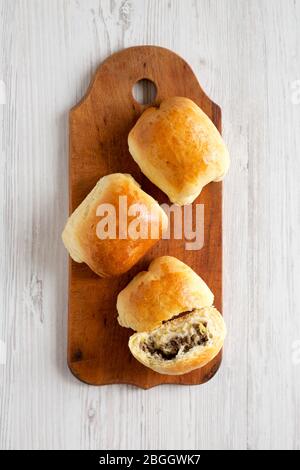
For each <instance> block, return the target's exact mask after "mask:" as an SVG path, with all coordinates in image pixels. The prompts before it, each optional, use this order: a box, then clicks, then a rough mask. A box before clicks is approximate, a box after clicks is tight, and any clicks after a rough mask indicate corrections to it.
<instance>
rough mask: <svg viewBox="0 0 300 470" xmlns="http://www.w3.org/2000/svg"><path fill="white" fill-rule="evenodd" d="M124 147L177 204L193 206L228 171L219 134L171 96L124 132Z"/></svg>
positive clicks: (192, 105)
mask: <svg viewBox="0 0 300 470" xmlns="http://www.w3.org/2000/svg"><path fill="white" fill-rule="evenodd" d="M128 145H129V151H130V153H131V155H132V157H133V158H134V160H135V161H136V163H137V164H138V165H139V167H140V169H141V170H142V172H143V173H144V174H145V175H146V176H147V178H149V180H150V181H152V183H154V184H155V185H156V186H158V187H159V188H160V189H161V190H162V191H164V192H165V193H166V194H167V195H168V197H169V199H170V200H171V201H172V202H174V203H177V204H179V205H184V204H190V203H192V202H193V201H194V200H195V199H196V197H197V196H198V195H199V194H200V192H201V191H202V188H203V187H204V186H205V185H206V184H208V183H210V182H211V181H220V180H221V179H222V178H223V177H224V175H225V173H226V172H227V170H228V167H229V154H228V150H227V148H226V146H225V144H224V142H223V139H222V137H221V135H220V133H219V131H218V130H217V129H216V127H215V126H214V124H213V123H212V121H211V120H210V119H209V117H208V116H207V115H206V114H205V113H204V112H203V111H202V110H201V109H200V108H199V107H198V106H197V105H196V104H195V103H194V102H193V101H192V100H190V99H188V98H180V97H173V98H169V99H167V100H165V101H163V102H162V103H161V105H160V107H159V108H154V107H150V108H148V109H147V110H146V111H145V112H144V113H143V114H142V115H141V117H140V118H139V119H138V121H137V123H136V124H135V126H134V127H133V129H132V130H131V132H130V133H129V136H128Z"/></svg>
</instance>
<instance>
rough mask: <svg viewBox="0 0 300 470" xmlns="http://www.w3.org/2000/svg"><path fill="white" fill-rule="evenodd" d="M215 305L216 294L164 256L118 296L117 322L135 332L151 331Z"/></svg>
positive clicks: (189, 269)
mask: <svg viewBox="0 0 300 470" xmlns="http://www.w3.org/2000/svg"><path fill="white" fill-rule="evenodd" d="M213 301H214V296H213V293H212V292H211V291H210V289H209V288H208V287H207V285H206V284H205V282H204V281H203V280H202V279H201V277H200V276H198V274H196V273H195V272H194V271H193V270H192V269H191V268H190V267H189V266H187V265H186V264H184V263H183V262H182V261H179V259H177V258H174V257H172V256H161V257H159V258H156V259H155V260H154V261H152V263H151V264H150V266H149V268H148V271H143V272H140V273H139V274H137V276H135V277H134V278H133V279H132V281H131V282H130V283H129V284H128V285H127V287H125V289H123V290H122V291H121V292H120V293H119V295H118V299H117V310H118V313H119V317H118V321H119V323H120V325H121V326H125V327H127V328H132V329H133V330H135V331H149V330H152V329H154V328H156V327H158V326H160V325H161V324H162V322H163V321H166V320H169V319H170V318H172V317H174V316H176V315H179V314H180V313H182V312H187V311H191V310H193V309H194V308H201V307H208V306H210V305H212V304H213Z"/></svg>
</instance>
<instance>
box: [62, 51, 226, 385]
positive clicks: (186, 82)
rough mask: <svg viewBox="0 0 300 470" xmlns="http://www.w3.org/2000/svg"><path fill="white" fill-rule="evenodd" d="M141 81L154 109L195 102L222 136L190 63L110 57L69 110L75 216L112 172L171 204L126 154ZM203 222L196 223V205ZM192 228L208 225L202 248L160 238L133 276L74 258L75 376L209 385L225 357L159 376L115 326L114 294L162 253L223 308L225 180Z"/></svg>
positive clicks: (201, 200)
mask: <svg viewBox="0 0 300 470" xmlns="http://www.w3.org/2000/svg"><path fill="white" fill-rule="evenodd" d="M142 79H148V80H151V82H152V83H154V84H155V87H156V91H157V94H156V97H155V98H154V101H153V103H152V104H153V105H155V106H159V105H160V103H161V102H162V101H163V100H165V99H167V98H170V97H172V96H186V97H188V98H190V99H192V100H193V101H194V102H195V103H197V104H198V106H200V108H201V109H202V110H203V111H204V112H205V113H206V114H207V115H208V116H209V117H210V119H211V120H212V121H213V122H214V124H215V125H216V127H217V128H218V129H219V131H220V132H221V110H220V108H219V106H218V105H217V104H215V103H213V102H212V101H211V100H210V99H209V97H208V96H207V95H206V94H205V92H204V91H203V90H202V88H201V86H200V85H199V83H198V81H197V78H196V77H195V75H194V73H193V71H192V69H191V68H190V67H189V65H188V64H187V63H186V62H185V61H184V60H183V59H182V58H181V57H179V56H178V55H177V54H175V53H174V52H172V51H170V50H169V49H166V48H162V47H156V46H139V47H130V48H126V49H123V50H121V51H119V52H118V53H116V54H112V55H111V56H109V57H108V58H107V59H106V60H105V61H104V62H103V64H101V65H100V66H99V68H98V69H97V72H96V74H95V76H94V77H93V79H92V83H91V85H90V87H89V90H88V92H87V94H86V95H85V97H84V98H83V99H82V100H81V101H80V102H79V103H78V105H76V106H75V107H73V109H72V110H71V112H70V149H69V152H70V157H69V158H70V175H69V182H70V183H69V185H70V209H71V212H73V211H74V210H75V209H76V208H77V207H78V205H79V204H80V203H81V202H82V200H83V199H84V198H85V197H86V196H87V194H89V193H90V191H91V190H92V188H93V187H94V186H95V184H96V183H97V181H98V180H99V179H100V178H101V177H102V176H105V175H109V174H111V173H118V172H121V173H128V174H131V175H132V176H134V178H135V180H136V181H138V183H139V184H140V185H141V187H142V189H143V190H144V191H146V193H147V194H150V195H151V196H152V197H153V198H154V199H155V200H156V201H158V202H159V204H165V205H167V206H169V207H171V203H170V201H169V199H168V197H167V196H166V194H164V193H163V192H162V191H160V190H159V188H157V187H156V186H155V185H154V184H152V183H151V182H150V181H149V180H148V179H147V178H146V177H145V176H144V175H143V174H142V172H141V171H140V169H139V167H138V165H137V164H136V163H135V161H134V160H133V158H132V157H131V155H130V153H129V150H128V133H129V131H130V130H131V129H132V127H133V126H134V124H135V123H136V121H137V119H138V118H139V116H140V115H141V114H142V113H143V111H144V110H145V109H146V108H147V106H146V105H144V104H140V103H139V102H138V101H136V100H135V98H134V96H133V93H132V90H133V87H134V86H135V84H137V83H138V82H139V81H140V80H142ZM200 205H201V206H202V207H203V210H204V221H203V220H198V221H197V222H196V217H198V219H199V216H198V215H197V212H198V211H197V209H196V207H197V206H200ZM192 220H193V224H196V223H197V227H199V224H200V223H201V224H203V225H201V227H199V228H198V230H199V235H200V233H201V232H200V230H201V229H202V227H203V238H204V241H203V243H204V246H203V247H202V249H201V250H199V249H197V250H196V249H194V250H187V249H186V242H187V240H186V239H185V237H184V233H182V235H183V236H182V237H181V239H180V240H179V239H176V238H175V236H174V232H175V228H174V227H173V218H171V220H170V235H171V236H170V239H169V240H167V239H166V240H161V241H160V242H159V243H157V244H156V245H155V246H154V247H153V248H152V249H151V250H150V251H149V252H147V254H146V255H145V256H144V257H143V258H142V259H141V260H140V261H139V262H138V263H137V264H136V265H135V266H134V267H133V268H132V269H131V270H130V271H128V272H126V273H125V274H123V275H122V276H117V277H114V278H106V279H105V278H100V277H99V276H97V275H95V273H94V272H92V271H91V269H90V268H89V267H88V266H87V265H85V264H78V263H75V262H72V261H70V271H69V277H70V281H69V320H68V364H69V367H70V369H71V371H72V372H73V374H74V375H75V376H76V377H77V378H79V379H80V380H82V381H83V382H85V383H88V384H91V385H107V384H116V383H117V384H130V385H136V386H139V387H142V388H151V387H154V386H156V385H160V384H170V383H173V384H184V385H196V384H201V383H204V382H207V381H208V380H210V379H211V378H212V377H213V376H214V375H215V373H216V372H217V370H218V369H219V366H220V362H221V356H222V353H221V352H220V354H218V355H217V356H216V357H215V358H213V359H212V360H211V361H210V362H209V364H207V365H206V366H204V367H202V368H200V369H198V370H195V371H192V372H190V373H189V374H184V375H181V376H171V375H161V374H157V373H156V372H154V371H152V370H151V369H149V368H146V367H144V366H143V365H142V364H140V363H139V362H138V361H136V360H135V359H134V358H133V357H132V355H131V353H130V350H129V348H128V340H129V337H130V336H131V335H132V334H133V331H132V330H130V329H128V328H126V329H124V328H120V325H119V324H118V322H117V310H116V303H117V295H118V293H119V292H120V291H121V290H122V289H123V288H124V287H125V286H126V285H127V284H128V283H129V282H130V280H132V279H133V277H134V276H135V275H136V274H137V273H139V272H141V271H145V270H147V269H148V266H149V264H150V263H151V261H152V260H154V259H155V258H157V257H158V256H165V255H167V254H168V255H171V256H175V257H176V258H178V259H180V260H181V261H183V262H185V263H186V264H187V265H188V266H190V267H191V268H192V269H193V270H194V271H195V272H197V273H198V274H199V275H200V276H201V277H202V279H204V281H205V282H206V283H207V284H208V286H209V288H210V289H211V290H212V292H213V293H214V296H215V298H214V305H215V307H216V308H217V309H218V310H219V311H222V183H211V184H210V185H208V186H207V187H206V188H204V189H203V191H202V192H201V195H200V196H199V197H198V198H197V199H196V200H195V201H194V203H193V204H192Z"/></svg>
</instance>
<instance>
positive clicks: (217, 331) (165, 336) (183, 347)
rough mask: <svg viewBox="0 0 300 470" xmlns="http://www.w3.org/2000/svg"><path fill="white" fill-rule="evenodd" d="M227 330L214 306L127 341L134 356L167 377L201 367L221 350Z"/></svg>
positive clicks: (188, 314)
mask: <svg viewBox="0 0 300 470" xmlns="http://www.w3.org/2000/svg"><path fill="white" fill-rule="evenodd" d="M225 335H226V329H225V324H224V320H223V318H222V315H220V313H219V312H218V311H217V310H216V309H215V308H214V307H204V308H201V309H195V310H193V311H192V312H190V313H187V314H186V315H184V316H181V317H179V318H177V319H175V320H170V321H168V322H166V323H164V324H163V325H162V326H160V327H158V328H156V329H155V330H152V331H150V332H142V333H135V334H134V335H132V336H131V337H130V339H129V348H130V351H131V352H132V354H133V356H134V357H135V358H136V359H137V360H138V361H139V362H141V363H142V364H144V365H145V366H147V367H149V368H150V369H152V370H154V371H156V372H159V373H160V374H167V375H180V374H186V373H188V372H190V371H192V370H194V369H198V368H199V367H203V366H205V365H206V364H208V362H210V361H211V360H212V359H213V358H214V357H215V356H216V355H217V354H218V353H219V351H220V350H221V348H222V346H223V343H224V338H225Z"/></svg>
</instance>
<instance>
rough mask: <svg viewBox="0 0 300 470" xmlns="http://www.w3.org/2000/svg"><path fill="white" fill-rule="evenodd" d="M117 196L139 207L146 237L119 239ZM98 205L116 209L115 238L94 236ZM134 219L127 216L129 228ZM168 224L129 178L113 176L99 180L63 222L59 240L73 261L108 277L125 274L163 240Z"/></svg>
mask: <svg viewBox="0 0 300 470" xmlns="http://www.w3.org/2000/svg"><path fill="white" fill-rule="evenodd" d="M119 196H127V205H128V207H130V205H132V204H142V207H141V212H140V214H139V216H140V217H141V219H142V220H143V221H144V222H145V223H146V224H147V226H148V233H149V237H148V238H145V239H141V238H139V239H133V238H131V237H130V236H129V237H127V238H125V239H122V238H119V235H118V232H119ZM100 204H111V205H113V206H114V207H115V210H116V239H110V238H107V239H100V238H99V237H98V235H97V223H98V222H99V220H100V217H99V216H98V215H97V214H96V212H97V208H98V207H99V205H100ZM134 218H135V217H133V216H128V218H127V223H128V226H129V224H130V223H131V221H132V220H133V219H134ZM150 223H151V227H152V228H153V227H154V231H155V229H157V232H156V233H157V235H156V236H154V237H153V238H152V237H151V234H150ZM167 225H168V217H167V215H166V214H165V212H164V211H163V210H162V209H161V207H160V206H159V204H158V203H157V202H156V201H155V200H154V199H153V198H152V197H151V196H149V195H148V194H147V193H145V192H144V191H142V189H141V188H140V186H139V185H138V183H137V182H136V181H135V180H134V179H133V178H132V176H130V175H127V174H122V173H115V174H111V175H107V176H104V177H103V178H101V179H100V180H99V181H98V183H97V184H96V186H95V187H94V189H93V190H92V191H91V192H90V193H89V194H88V196H87V197H86V198H85V199H84V201H83V202H82V203H81V204H80V205H79V206H78V207H77V209H76V210H75V211H74V212H73V214H72V215H71V216H70V217H69V219H68V221H67V223H66V226H65V229H64V231H63V233H62V239H63V242H64V244H65V247H66V248H67V250H68V251H69V253H70V256H71V258H72V259H73V260H74V261H76V262H78V263H81V262H84V263H86V264H87V265H88V266H89V267H90V268H91V269H92V270H93V271H94V272H95V273H97V274H98V275H99V276H102V277H111V276H118V275H120V274H122V273H124V272H126V271H128V270H129V269H130V268H131V267H132V266H133V265H134V264H135V263H136V262H137V261H138V260H139V259H140V258H141V257H142V256H144V255H145V253H146V252H147V251H148V250H149V249H150V248H151V247H152V246H153V245H154V244H155V243H156V242H157V241H158V240H159V239H160V238H161V237H162V233H163V231H164V230H165V229H166V228H167ZM154 234H155V233H154ZM152 235H153V233H152Z"/></svg>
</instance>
